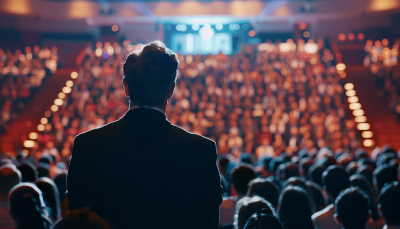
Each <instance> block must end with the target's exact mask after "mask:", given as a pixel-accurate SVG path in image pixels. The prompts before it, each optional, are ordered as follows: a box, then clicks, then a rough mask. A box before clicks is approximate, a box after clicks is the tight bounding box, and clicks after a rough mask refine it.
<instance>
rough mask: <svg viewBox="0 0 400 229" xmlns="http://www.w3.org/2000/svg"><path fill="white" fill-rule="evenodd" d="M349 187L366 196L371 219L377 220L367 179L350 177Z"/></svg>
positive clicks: (360, 176)
mask: <svg viewBox="0 0 400 229" xmlns="http://www.w3.org/2000/svg"><path fill="white" fill-rule="evenodd" d="M350 187H357V188H359V189H360V190H361V191H363V192H364V193H365V194H366V195H367V196H368V201H369V205H370V210H371V214H372V219H374V220H378V218H379V213H378V209H377V206H376V201H375V195H374V191H373V189H372V186H371V184H370V183H369V182H368V181H367V179H366V178H365V177H364V176H362V175H359V174H355V175H353V176H351V177H350Z"/></svg>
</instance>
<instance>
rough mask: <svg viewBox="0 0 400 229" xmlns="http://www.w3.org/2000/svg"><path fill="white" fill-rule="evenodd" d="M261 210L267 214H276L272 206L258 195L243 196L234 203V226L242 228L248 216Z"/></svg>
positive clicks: (238, 228)
mask: <svg viewBox="0 0 400 229" xmlns="http://www.w3.org/2000/svg"><path fill="white" fill-rule="evenodd" d="M261 211H264V212H265V213H266V214H269V215H274V216H275V215H276V213H275V210H274V208H273V207H272V206H271V204H270V203H269V202H268V201H266V200H265V199H264V198H262V197H259V196H253V197H243V198H242V199H240V200H239V201H238V202H237V203H236V214H235V219H234V221H235V222H234V225H235V228H237V229H243V227H244V225H245V224H246V221H247V220H248V219H249V217H250V216H251V215H253V214H254V213H258V212H261Z"/></svg>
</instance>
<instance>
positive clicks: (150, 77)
mask: <svg viewBox="0 0 400 229" xmlns="http://www.w3.org/2000/svg"><path fill="white" fill-rule="evenodd" d="M178 64H179V61H178V58H177V56H176V54H175V53H174V52H172V51H171V50H170V49H168V48H167V47H166V46H165V45H164V44H163V43H162V42H161V41H153V42H151V43H148V44H146V45H138V46H137V48H136V49H135V50H134V51H132V52H131V53H130V54H129V55H128V58H127V59H126V61H125V63H124V67H123V70H124V75H125V76H124V80H125V82H126V84H127V85H128V91H129V97H130V101H131V102H132V103H133V104H134V105H138V106H160V105H162V104H163V103H164V102H165V99H166V97H167V95H168V93H169V92H170V91H171V89H172V87H173V85H174V84H175V79H176V74H177V70H178Z"/></svg>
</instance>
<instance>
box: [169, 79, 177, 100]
mask: <svg viewBox="0 0 400 229" xmlns="http://www.w3.org/2000/svg"><path fill="white" fill-rule="evenodd" d="M175 86H176V83H174V84H173V85H172V87H171V90H170V91H169V92H168V95H167V99H170V98H172V95H174V91H175Z"/></svg>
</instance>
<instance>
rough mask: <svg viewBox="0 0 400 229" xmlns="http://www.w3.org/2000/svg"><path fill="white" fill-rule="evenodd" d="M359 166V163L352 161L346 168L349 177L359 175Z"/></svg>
mask: <svg viewBox="0 0 400 229" xmlns="http://www.w3.org/2000/svg"><path fill="white" fill-rule="evenodd" d="M357 169H358V165H357V162H355V161H352V162H350V163H349V164H348V165H347V166H346V172H347V173H348V174H349V176H351V175H354V174H356V173H357Z"/></svg>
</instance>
